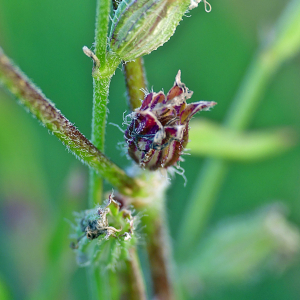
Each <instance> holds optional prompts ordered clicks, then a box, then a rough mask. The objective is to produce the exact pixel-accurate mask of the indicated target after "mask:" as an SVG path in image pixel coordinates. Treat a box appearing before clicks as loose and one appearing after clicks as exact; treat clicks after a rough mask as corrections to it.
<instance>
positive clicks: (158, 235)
mask: <svg viewBox="0 0 300 300" xmlns="http://www.w3.org/2000/svg"><path fill="white" fill-rule="evenodd" d="M143 219H144V223H145V224H146V231H147V251H148V256H149V263H150V268H151V277H152V282H153V289H154V298H155V299H157V300H172V299H174V291H173V284H172V278H171V272H170V269H171V247H170V243H169V234H168V231H167V227H166V223H165V220H166V216H165V214H164V209H163V208H162V207H161V208H160V209H156V208H154V207H151V208H149V209H148V210H147V215H146V216H145V217H144V218H143Z"/></svg>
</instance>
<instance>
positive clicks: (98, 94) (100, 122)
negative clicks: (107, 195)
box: [89, 76, 111, 207]
mask: <svg viewBox="0 0 300 300" xmlns="http://www.w3.org/2000/svg"><path fill="white" fill-rule="evenodd" d="M110 80H111V76H109V77H104V78H94V79H93V83H94V97H93V118H92V142H93V144H94V145H95V146H96V147H97V148H98V149H99V150H101V151H102V152H104V140H105V125H106V114H107V102H108V92H109V85H110ZM102 185H103V184H102V179H101V177H99V175H98V174H97V173H96V172H95V171H93V170H91V171H90V199H89V201H90V203H89V207H93V206H94V205H95V204H96V203H97V204H100V203H101V202H102Z"/></svg>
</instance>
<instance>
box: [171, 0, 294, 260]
mask: <svg viewBox="0 0 300 300" xmlns="http://www.w3.org/2000/svg"><path fill="white" fill-rule="evenodd" d="M273 36H274V38H273V39H272V40H271V41H270V42H269V44H267V45H263V47H262V48H261V50H260V51H259V52H258V54H257V55H256V56H255V57H254V60H253V62H252V64H251V65H250V68H249V70H248V72H247V74H246V76H245V78H244V80H243V82H242V84H241V86H240V89H239V90H238V92H237V94H236V96H235V99H234V101H233V104H232V106H231V109H230V110H229V113H228V114H227V117H226V118H225V122H224V126H225V127H228V128H230V129H234V130H239V131H240V130H243V129H245V128H246V127H247V126H248V125H249V123H250V121H251V119H252V117H253V115H254V113H255V111H256V109H257V107H258V105H259V102H260V100H261V99H262V95H263V93H264V92H265V90H266V88H267V86H268V84H269V82H270V80H271V79H272V76H273V75H274V73H275V71H276V70H277V69H278V68H279V66H280V65H281V64H282V63H283V62H284V61H285V60H287V59H288V58H290V57H292V56H293V55H295V54H296V53H297V52H298V51H299V48H300V2H299V1H297V0H294V1H292V2H291V3H290V5H288V7H287V9H286V10H285V12H284V13H283V14H282V17H281V18H280V19H279V22H278V23H277V24H276V26H275V34H274V33H273ZM227 170H228V166H227V163H226V162H224V161H223V160H220V159H208V160H207V161H206V162H205V166H204V168H203V170H202V172H201V174H200V175H199V176H198V179H197V181H196V183H195V187H196V188H195V189H194V191H193V192H192V198H191V199H190V201H189V202H188V205H187V208H186V210H185V212H184V216H183V219H182V223H181V227H180V228H179V234H178V248H177V250H178V252H177V254H178V258H179V259H184V257H185V255H188V252H187V249H192V248H193V246H194V244H195V243H196V242H197V241H198V240H199V236H200V234H201V232H202V231H203V229H204V228H205V225H206V223H207V220H208V218H209V216H210V214H211V211H212V208H213V207H214V203H215V202H216V198H217V196H218V194H219V191H220V189H221V187H222V184H223V182H224V179H225V175H226V173H227Z"/></svg>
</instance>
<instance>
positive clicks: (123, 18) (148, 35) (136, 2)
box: [110, 0, 199, 61]
mask: <svg viewBox="0 0 300 300" xmlns="http://www.w3.org/2000/svg"><path fill="white" fill-rule="evenodd" d="M197 2H198V3H199V0H197ZM195 4H196V2H194V1H191V0H126V1H125V0H123V1H121V2H120V4H119V5H118V8H117V10H116V12H115V15H114V17H113V20H112V27H111V32H110V49H111V50H112V51H113V52H115V53H116V54H117V55H119V56H120V58H121V59H123V60H125V61H130V60H134V59H135V58H137V57H140V56H142V55H145V54H148V53H150V52H152V51H153V50H156V49H157V48H158V47H159V46H162V45H163V44H164V43H165V42H167V41H168V40H169V39H170V37H171V36H172V35H173V34H174V31H175V29H176V27H177V26H178V24H179V22H180V21H181V19H182V16H183V15H184V13H185V12H186V11H187V10H188V9H189V7H191V8H194V7H196V6H195Z"/></svg>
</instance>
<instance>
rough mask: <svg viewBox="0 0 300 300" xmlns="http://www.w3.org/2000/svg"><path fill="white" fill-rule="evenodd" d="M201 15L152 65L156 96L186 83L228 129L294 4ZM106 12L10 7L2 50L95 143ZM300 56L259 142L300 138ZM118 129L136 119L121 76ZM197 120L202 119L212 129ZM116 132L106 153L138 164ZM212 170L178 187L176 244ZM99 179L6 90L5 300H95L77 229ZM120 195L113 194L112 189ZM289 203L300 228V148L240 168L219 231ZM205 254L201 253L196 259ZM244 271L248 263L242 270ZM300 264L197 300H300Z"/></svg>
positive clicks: (222, 203) (0, 12) (207, 291)
mask: <svg viewBox="0 0 300 300" xmlns="http://www.w3.org/2000/svg"><path fill="white" fill-rule="evenodd" d="M210 3H211V5H212V8H213V9H212V12H211V13H209V14H208V13H206V12H205V11H204V9H203V4H200V5H199V7H198V8H197V9H194V10H193V11H191V12H190V13H189V14H188V16H190V17H185V18H184V20H183V21H182V22H181V24H180V26H179V27H178V28H177V30H176V33H175V35H174V36H173V37H172V38H171V39H170V41H169V42H168V43H167V44H165V45H164V46H163V47H161V48H159V49H158V50H156V51H154V52H153V53H151V54H150V55H148V56H146V57H145V67H146V70H147V78H148V83H149V88H151V87H153V89H154V91H159V90H161V89H164V90H165V91H167V90H169V88H170V87H171V86H172V84H173V81H174V77H175V75H176V73H177V71H178V69H181V71H182V81H183V82H185V83H186V84H187V86H188V87H189V88H190V89H191V90H193V91H194V96H193V100H194V101H197V100H214V101H216V102H218V105H217V106H216V108H214V109H213V110H212V112H210V113H203V114H201V117H202V116H204V117H205V118H208V119H210V120H214V121H216V122H219V123H221V122H222V120H223V119H224V116H225V115H226V112H227V110H228V108H229V106H230V104H231V102H232V100H233V98H234V95H235V93H236V91H237V89H238V87H239V85H240V83H241V80H242V78H243V76H244V74H245V73H246V70H247V68H248V66H249V64H250V62H251V60H252V58H253V56H254V53H255V52H256V49H257V48H258V46H259V44H260V43H261V40H263V39H264V38H266V33H267V32H268V31H269V29H270V28H271V27H272V25H273V24H274V23H275V21H276V20H277V18H278V17H279V15H280V13H281V12H282V11H283V9H284V7H286V5H287V4H288V1H286V0H280V1H279V0H272V1H271V0H266V1H258V0H253V1H238V0H227V1H214V0H211V1H210ZM94 16H95V0H90V1H71V0H65V1H59V0H51V1H50V0H44V1H38V0H27V1H22V0H15V1H11V0H0V45H1V47H3V49H4V51H5V52H6V53H7V55H9V56H10V57H11V58H13V60H14V61H15V62H16V63H17V64H18V65H19V66H20V68H21V69H22V70H23V71H24V72H25V73H26V74H27V75H28V76H29V77H30V78H32V80H33V81H34V82H35V83H36V85H37V86H39V87H40V88H41V89H42V91H43V92H44V94H45V95H46V96H47V97H48V98H50V99H51V100H52V101H53V102H54V103H55V104H56V106H57V107H58V108H59V109H60V110H61V111H62V112H63V114H65V116H66V117H67V118H69V119H70V120H71V121H72V122H74V123H75V125H76V126H77V127H78V128H79V129H80V130H81V131H82V132H83V133H84V134H85V135H86V136H88V137H89V136H90V131H91V130H90V129H91V125H90V124H91V111H92V78H91V67H92V63H91V61H90V60H89V59H88V58H87V57H86V56H85V55H84V54H83V53H82V46H84V45H86V46H88V47H92V44H93V35H94V23H95V21H94ZM299 82H300V56H299V55H297V56H296V57H294V58H293V59H292V60H290V61H288V62H286V63H284V65H283V66H281V67H280V68H279V70H278V72H276V74H275V76H274V77H273V78H272V81H271V82H270V84H268V87H267V90H266V92H265V93H264V94H263V95H261V97H262V101H261V104H260V106H259V109H258V110H257V112H256V113H255V115H254V117H253V120H252V121H251V126H250V127H249V130H254V129H257V130H258V129H270V128H281V127H290V128H293V129H294V131H295V133H296V135H299V133H300V118H299V112H300V85H299ZM109 100H110V103H109V115H108V122H112V123H115V124H119V125H120V124H121V123H122V116H123V112H124V111H126V110H127V111H128V108H127V105H126V99H125V85H124V79H123V76H122V72H121V70H120V69H118V70H117V72H116V75H115V76H114V78H113V81H112V84H111V89H110V96H109ZM201 117H200V116H197V117H196V118H201ZM118 142H122V133H121V132H120V131H119V130H118V129H117V128H116V127H114V126H112V125H108V126H107V134H106V146H105V150H106V153H108V156H109V157H110V158H111V159H113V160H114V161H115V162H116V163H117V164H119V165H120V166H123V167H126V166H128V165H129V161H128V160H127V158H126V157H125V156H124V155H121V153H122V151H120V149H118V147H117V143H118ZM204 159H205V158H203V157H197V156H186V157H185V162H184V163H183V164H182V166H183V167H184V169H185V171H186V173H185V174H186V177H187V178H188V183H187V185H186V187H183V184H184V180H183V179H182V177H180V176H176V177H175V178H174V179H173V180H172V186H171V188H170V189H169V191H168V211H167V212H168V222H169V224H170V232H171V236H172V240H174V241H175V240H176V237H177V232H178V230H179V226H180V218H181V214H182V211H183V210H184V208H185V205H186V201H187V199H188V198H189V196H190V194H191V192H192V187H193V184H194V182H195V180H196V178H197V174H198V173H199V171H200V170H201V167H202V165H203V161H204ZM87 182H88V170H87V168H86V167H85V166H83V165H81V163H80V162H79V161H77V160H76V159H75V157H74V156H72V155H71V154H70V153H68V151H66V150H65V149H64V147H63V146H62V145H61V143H60V142H59V141H58V140H57V139H56V138H55V137H54V136H52V135H51V134H49V133H48V132H47V130H46V129H45V128H43V127H42V126H40V125H38V124H37V121H36V120H35V119H33V118H32V117H31V116H30V115H29V114H28V113H26V112H25V111H24V109H23V107H21V106H20V105H18V104H17V103H16V101H15V100H14V99H13V98H11V97H10V95H9V94H8V93H6V92H5V91H4V90H3V89H0V245H1V246H0V247H1V250H0V290H1V292H0V299H86V298H87V293H88V291H87V285H88V283H87V279H86V273H85V270H84V269H80V268H78V267H77V266H76V262H75V258H74V255H73V253H72V252H71V250H70V249H69V239H68V235H69V232H70V225H69V220H72V218H73V215H72V212H73V211H78V210H81V209H85V208H86V206H87ZM107 189H109V186H107ZM274 202H281V203H284V205H285V207H286V210H287V216H288V219H289V221H290V222H292V223H293V224H294V225H295V226H296V227H299V228H300V147H299V144H296V145H295V146H294V147H293V148H292V149H290V150H289V151H286V152H284V153H283V154H281V155H278V156H275V157H272V158H268V159H265V160H259V161H254V162H232V163H231V164H230V169H229V172H228V175H227V178H226V181H225V184H224V185H223V187H222V189H221V191H220V193H219V196H218V199H217V202H216V205H215V206H214V208H213V210H212V213H211V216H210V217H209V223H208V226H207V229H208V231H209V230H210V228H214V226H215V224H218V223H219V222H221V221H222V220H224V218H226V219H228V218H234V217H236V216H240V215H243V214H248V213H249V212H251V211H252V212H253V211H255V210H257V209H259V208H260V207H263V206H264V205H268V204H270V203H274ZM195 251H196V250H195ZM241 265H243V262H241ZM299 267H300V264H299V260H297V257H296V259H295V258H294V259H293V260H292V262H291V263H290V264H289V267H288V268H286V269H284V270H276V271H274V272H273V271H271V272H270V271H266V270H262V271H261V272H258V273H257V274H256V275H253V278H251V279H250V280H244V281H242V282H238V280H237V283H236V284H235V283H234V280H233V283H230V284H220V285H218V284H213V285H211V286H209V285H208V286H207V288H205V287H204V288H203V289H201V291H200V294H191V295H189V297H190V299H199V298H200V297H202V298H203V299H273V300H277V299H278V300H279V299H285V300H290V299H291V300H292V299H299V295H300V285H299V278H300V268H299Z"/></svg>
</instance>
